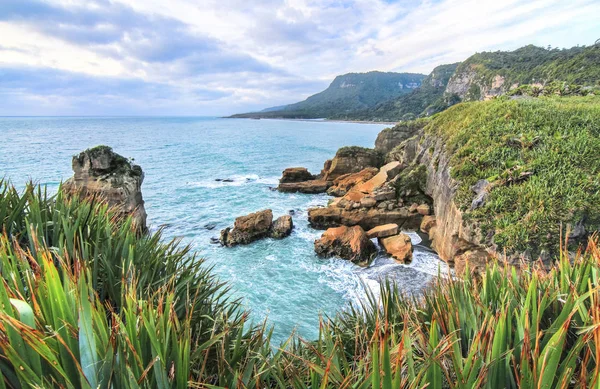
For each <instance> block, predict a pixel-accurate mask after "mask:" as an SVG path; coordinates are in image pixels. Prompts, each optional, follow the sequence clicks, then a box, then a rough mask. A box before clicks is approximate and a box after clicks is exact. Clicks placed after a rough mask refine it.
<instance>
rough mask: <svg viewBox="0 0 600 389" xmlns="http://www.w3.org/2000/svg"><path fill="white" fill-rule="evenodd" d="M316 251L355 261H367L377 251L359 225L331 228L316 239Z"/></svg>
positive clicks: (325, 255) (327, 255)
mask: <svg viewBox="0 0 600 389" xmlns="http://www.w3.org/2000/svg"><path fill="white" fill-rule="evenodd" d="M315 252H316V253H317V255H319V256H320V257H325V258H327V257H333V256H336V257H340V258H343V259H347V260H350V261H352V262H355V263H363V264H364V263H367V262H369V261H370V260H371V258H372V256H373V255H374V254H375V253H376V252H377V249H376V247H375V245H374V244H373V242H371V240H369V238H368V237H367V234H366V233H365V231H364V230H363V229H362V228H361V227H359V226H354V227H347V226H341V227H336V228H330V229H328V230H327V231H325V232H324V233H323V235H322V236H321V238H320V239H317V240H315Z"/></svg>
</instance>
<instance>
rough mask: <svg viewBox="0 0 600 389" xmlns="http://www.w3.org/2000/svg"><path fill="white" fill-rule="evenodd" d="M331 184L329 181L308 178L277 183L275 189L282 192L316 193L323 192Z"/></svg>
mask: <svg viewBox="0 0 600 389" xmlns="http://www.w3.org/2000/svg"><path fill="white" fill-rule="evenodd" d="M330 186H331V181H325V180H310V181H302V182H290V183H285V184H279V186H278V187H277V190H278V191H280V192H284V193H295V192H300V193H306V194H317V193H325V192H326V191H327V189H328V188H329V187H330Z"/></svg>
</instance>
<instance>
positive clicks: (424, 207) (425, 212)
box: [417, 204, 431, 216]
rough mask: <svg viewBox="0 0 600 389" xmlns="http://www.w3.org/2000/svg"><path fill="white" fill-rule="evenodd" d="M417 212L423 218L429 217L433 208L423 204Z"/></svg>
mask: <svg viewBox="0 0 600 389" xmlns="http://www.w3.org/2000/svg"><path fill="white" fill-rule="evenodd" d="M417 212H419V213H420V214H421V215H423V216H427V215H429V214H430V213H431V207H430V206H429V204H421V205H419V206H418V207H417Z"/></svg>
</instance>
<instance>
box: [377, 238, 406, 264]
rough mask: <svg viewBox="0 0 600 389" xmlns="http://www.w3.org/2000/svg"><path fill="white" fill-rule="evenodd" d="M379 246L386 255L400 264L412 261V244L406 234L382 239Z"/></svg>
mask: <svg viewBox="0 0 600 389" xmlns="http://www.w3.org/2000/svg"><path fill="white" fill-rule="evenodd" d="M379 244H380V245H381V246H382V247H383V249H384V250H385V252H386V253H388V254H389V255H391V256H392V258H394V259H395V260H396V261H398V262H400V263H407V262H410V261H411V260H412V250H413V248H412V242H411V240H410V237H409V236H408V235H406V234H398V235H394V236H390V237H387V238H381V239H379Z"/></svg>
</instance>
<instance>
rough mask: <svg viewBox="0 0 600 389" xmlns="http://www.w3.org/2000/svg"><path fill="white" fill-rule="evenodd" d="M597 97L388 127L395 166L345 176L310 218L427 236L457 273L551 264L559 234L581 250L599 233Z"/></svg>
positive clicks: (384, 145) (321, 223)
mask: <svg viewBox="0 0 600 389" xmlns="http://www.w3.org/2000/svg"><path fill="white" fill-rule="evenodd" d="M598 99H599V97H597V96H588V97H570V98H565V97H562V98H561V97H553V98H538V99H531V98H526V99H523V98H520V99H513V98H508V97H504V98H499V99H494V100H492V101H486V102H473V103H464V104H459V105H457V106H456V107H453V108H451V109H449V110H447V111H445V112H443V113H440V114H438V115H436V116H434V117H432V118H428V119H419V120H417V121H409V122H402V123H400V124H398V125H396V126H395V127H392V128H388V129H385V130H383V131H382V132H381V133H380V134H379V136H378V137H377V140H376V142H375V149H374V152H378V153H380V154H381V155H383V156H384V159H385V163H386V164H385V165H384V166H382V167H381V168H380V169H379V171H377V170H375V171H373V172H372V171H370V170H369V171H368V170H366V169H365V170H363V171H360V172H358V173H353V174H350V175H349V176H344V177H343V181H344V184H343V185H342V190H337V189H335V190H333V189H334V188H337V187H335V186H334V187H332V190H330V191H329V193H330V194H332V195H334V196H340V197H337V198H335V199H334V200H332V201H331V202H330V203H329V205H328V206H327V207H318V208H312V209H310V210H309V222H310V224H311V226H313V227H315V228H318V229H326V228H333V227H338V226H355V225H358V226H360V227H362V228H363V229H365V230H369V229H372V228H374V227H377V226H381V225H384V224H388V223H392V224H395V225H398V226H399V227H400V228H401V229H404V230H416V229H419V228H420V229H421V231H423V232H425V233H428V234H429V237H430V240H431V241H432V248H434V249H435V250H436V251H437V253H438V254H439V256H440V257H441V258H442V259H443V260H445V261H447V262H449V263H451V264H454V265H455V267H456V269H457V271H458V272H462V271H463V269H465V267H466V265H467V263H468V264H469V268H470V269H471V270H472V271H479V270H480V269H482V268H483V267H484V266H485V264H486V263H487V262H488V260H489V259H490V258H492V257H498V258H502V259H503V261H505V263H508V264H513V265H518V264H519V263H520V262H521V261H533V260H537V259H542V260H544V261H546V260H548V259H549V258H550V257H551V256H555V255H556V254H557V253H558V252H559V242H560V241H561V236H564V237H568V239H569V246H568V247H569V248H570V249H572V250H576V249H577V247H578V245H579V244H580V243H583V242H585V241H586V240H587V237H588V236H590V235H591V234H593V233H594V232H596V231H598V229H599V227H600V216H599V215H600V205H599V204H600V197H599V196H600V194H599V193H600V180H598V177H599V176H598V175H599V174H600V162H599V161H598V159H597V157H596V150H598V149H600V140H599V139H600V137H599V135H600V134H599V133H598V128H600V110H599V109H598ZM361 167H362V166H361ZM371 169H375V168H371ZM366 177H368V179H365V178H366Z"/></svg>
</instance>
